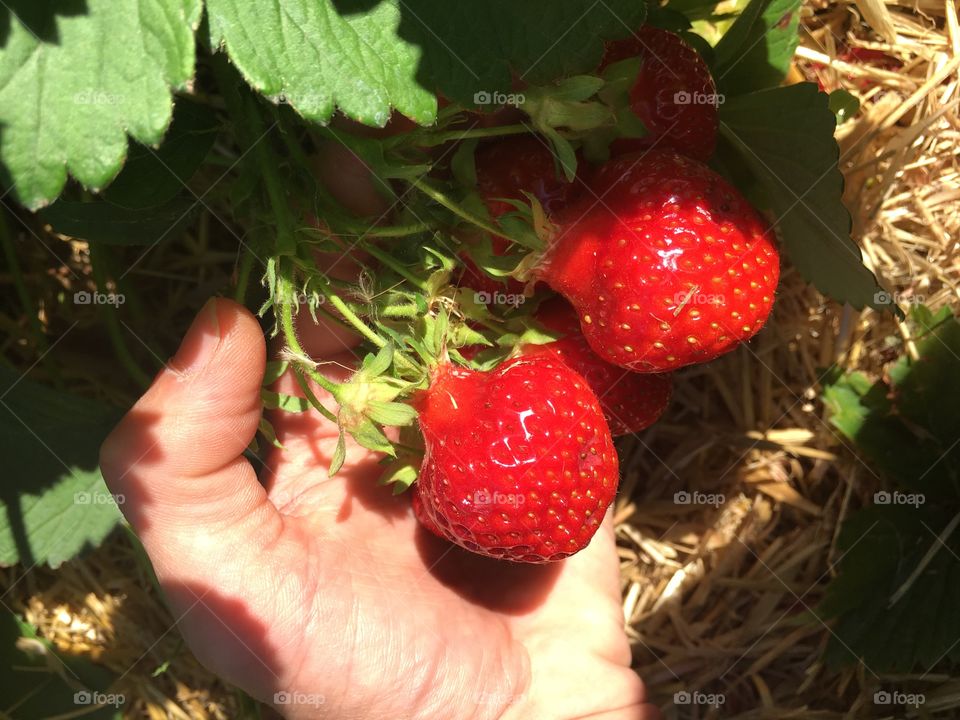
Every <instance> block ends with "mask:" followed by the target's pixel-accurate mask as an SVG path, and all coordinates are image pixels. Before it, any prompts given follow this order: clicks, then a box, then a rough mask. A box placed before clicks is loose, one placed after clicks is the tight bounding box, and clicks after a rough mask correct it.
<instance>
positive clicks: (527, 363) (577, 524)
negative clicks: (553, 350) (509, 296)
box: [413, 356, 618, 563]
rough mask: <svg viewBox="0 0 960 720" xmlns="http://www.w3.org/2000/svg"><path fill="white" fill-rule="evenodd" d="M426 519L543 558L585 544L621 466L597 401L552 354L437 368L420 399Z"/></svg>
mask: <svg viewBox="0 0 960 720" xmlns="http://www.w3.org/2000/svg"><path fill="white" fill-rule="evenodd" d="M418 412H419V423H420V429H421V431H422V433H423V439H424V444H425V455H424V459H423V463H422V465H421V467H420V473H419V477H418V479H417V482H416V483H415V484H414V486H413V507H414V512H415V513H416V516H417V518H418V519H419V520H420V522H421V524H423V525H424V526H425V527H427V528H428V529H429V530H431V531H432V532H434V533H435V534H437V535H439V536H440V537H444V538H446V539H448V540H450V541H451V542H454V543H456V544H457V545H460V546H461V547H464V548H466V549H467V550H471V551H473V552H475V553H479V554H481V555H486V556H489V557H494V558H501V559H505V560H512V561H515V562H527V563H544V562H551V561H554V560H560V559H562V558H565V557H568V556H569V555H572V554H573V553H575V552H578V551H579V550H582V549H583V548H584V547H586V545H587V544H588V543H589V542H590V538H591V537H593V535H594V533H595V532H596V531H597V528H598V527H599V526H600V523H601V522H602V520H603V515H604V512H606V509H607V507H608V506H609V505H610V503H611V502H612V501H613V498H614V495H615V494H616V489H617V480H618V464H617V455H616V452H615V450H614V447H613V440H612V439H611V436H610V430H609V428H608V427H607V423H606V420H604V417H603V411H602V410H601V409H600V403H599V402H598V400H597V398H596V396H595V395H594V394H593V392H592V391H591V390H590V388H589V387H588V386H587V383H586V382H585V381H584V379H583V378H582V377H580V376H579V375H578V374H577V373H575V372H574V371H573V370H571V369H570V368H569V367H568V366H567V365H566V364H564V363H563V362H561V361H560V360H558V359H556V358H552V357H547V356H536V357H522V356H521V357H517V358H513V359H511V360H507V361H505V362H503V363H501V364H500V365H498V366H497V367H496V368H495V369H494V370H492V371H490V372H478V371H475V370H469V369H467V368H462V367H456V366H453V365H450V364H444V365H440V366H439V367H438V368H436V369H435V371H434V373H433V377H432V382H431V384H430V387H429V388H428V389H427V390H426V391H424V393H423V396H422V397H421V398H420V400H419V403H418Z"/></svg>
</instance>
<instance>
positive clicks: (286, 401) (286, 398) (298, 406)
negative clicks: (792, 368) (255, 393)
mask: <svg viewBox="0 0 960 720" xmlns="http://www.w3.org/2000/svg"><path fill="white" fill-rule="evenodd" d="M260 398H261V399H262V400H263V406H264V407H265V408H266V409H267V410H277V409H279V410H283V411H284V412H290V413H302V412H306V411H307V410H309V409H310V402H309V401H308V400H307V399H306V398H305V397H297V396H296V395H286V394H284V393H278V392H274V391H273V390H261V391H260Z"/></svg>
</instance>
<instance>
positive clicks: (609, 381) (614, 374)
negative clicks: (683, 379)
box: [523, 297, 673, 437]
mask: <svg viewBox="0 0 960 720" xmlns="http://www.w3.org/2000/svg"><path fill="white" fill-rule="evenodd" d="M535 317H536V319H537V320H538V321H539V322H540V323H541V324H542V325H543V326H544V327H546V328H547V329H548V330H551V331H553V332H555V333H561V334H563V337H562V338H560V339H559V340H555V341H554V342H550V343H546V344H543V345H527V346H526V347H525V348H524V349H523V354H524V355H537V354H547V355H553V356H555V357H558V358H560V359H561V360H563V362H565V363H566V364H567V365H568V366H569V367H570V368H571V369H573V370H575V371H576V372H577V373H579V374H580V375H582V376H583V379H584V380H586V381H587V384H588V385H589V386H590V389H591V390H593V392H594V393H595V394H596V396H597V399H598V400H600V407H601V408H603V414H604V416H605V417H606V419H607V424H608V425H609V426H610V432H611V434H612V435H613V436H614V437H617V436H619V435H628V434H630V433H635V432H639V431H640V430H643V429H644V428H648V427H650V426H651V425H653V423H655V422H656V421H657V419H659V417H660V416H661V415H662V414H663V411H664V410H666V408H667V405H668V404H669V402H670V395H671V393H672V391H673V380H672V378H671V376H670V375H669V374H648V373H636V372H631V371H630V370H626V369H624V368H622V367H619V366H617V365H611V364H610V363H608V362H607V361H606V360H604V359H603V358H601V357H600V356H599V355H597V354H596V353H595V352H594V351H593V349H592V348H591V347H590V344H589V343H588V342H587V340H586V338H585V337H584V336H583V333H582V332H581V330H580V321H579V319H578V318H577V313H576V312H575V311H574V309H573V308H572V307H571V306H570V304H569V303H568V302H567V301H566V300H564V299H563V298H559V297H558V298H552V299H550V300H547V301H546V302H545V303H543V304H542V305H541V306H540V307H539V308H537V312H536V315H535Z"/></svg>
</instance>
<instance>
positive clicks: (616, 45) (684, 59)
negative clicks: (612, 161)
mask: <svg viewBox="0 0 960 720" xmlns="http://www.w3.org/2000/svg"><path fill="white" fill-rule="evenodd" d="M632 57H639V58H640V59H641V65H640V71H639V73H638V74H637V79H636V80H635V81H634V83H633V87H632V88H631V89H630V108H631V109H632V110H633V112H634V114H635V115H636V116H637V117H639V118H640V121H641V122H642V123H643V124H644V126H645V127H646V129H647V132H648V133H649V134H648V135H646V136H645V137H643V138H638V139H634V138H621V139H618V140H615V141H614V142H613V144H612V145H611V147H610V150H611V152H612V153H613V154H614V155H619V154H623V153H628V152H633V151H636V150H641V149H645V148H649V147H671V148H674V149H675V150H678V151H679V152H681V153H683V154H684V155H687V156H688V157H692V158H695V159H697V160H704V161H705V160H708V159H709V158H710V156H711V155H713V151H714V149H715V147H716V143H717V127H718V119H717V106H718V100H717V98H718V96H717V88H716V85H715V84H714V81H713V77H712V76H711V75H710V70H709V68H707V64H706V62H705V61H704V59H703V58H702V57H701V56H700V54H699V53H698V52H697V51H696V50H694V49H693V48H692V47H690V45H688V44H687V43H686V41H684V39H683V38H681V37H680V36H679V35H677V34H675V33H672V32H669V31H668V30H661V29H660V28H655V27H651V26H649V25H645V26H643V27H642V28H640V29H639V30H638V31H637V32H636V34H635V35H632V36H630V37H628V38H626V39H624V40H618V41H615V42H612V43H610V44H609V45H608V46H607V48H606V51H605V53H604V57H603V62H602V64H601V66H600V67H601V71H602V70H603V68H605V67H606V66H608V65H610V64H612V63H615V62H618V61H620V60H625V59H627V58H632Z"/></svg>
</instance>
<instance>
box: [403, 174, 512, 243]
mask: <svg viewBox="0 0 960 720" xmlns="http://www.w3.org/2000/svg"><path fill="white" fill-rule="evenodd" d="M409 182H410V184H411V185H413V186H414V187H415V188H416V189H417V190H419V191H420V192H422V193H423V194H424V195H426V196H427V197H428V198H430V199H431V200H434V201H435V202H438V203H440V204H441V205H443V207H445V208H446V209H447V210H449V211H450V212H452V213H453V214H454V215H456V216H457V217H461V218H463V219H464V220H466V221H467V222H468V223H470V224H471V225H476V226H477V227H478V228H480V229H481V230H486V231H487V232H488V233H490V234H492V235H502V236H503V237H507V236H506V235H505V234H504V231H503V230H500V229H499V228H495V227H493V225H490V224H489V223H488V222H486V221H484V220H481V219H480V218H478V217H477V216H476V215H474V214H473V213H470V212H467V211H466V210H464V209H463V208H462V207H460V206H459V205H458V204H457V203H455V202H454V201H453V200H451V199H450V198H448V197H447V196H446V195H444V194H443V193H442V192H440V191H439V190H437V189H436V188H435V187H431V186H430V184H429V183H425V182H423V181H422V180H418V179H417V178H410V180H409ZM507 239H508V240H512V238H509V237H507ZM518 244H520V245H522V244H523V243H518Z"/></svg>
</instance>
